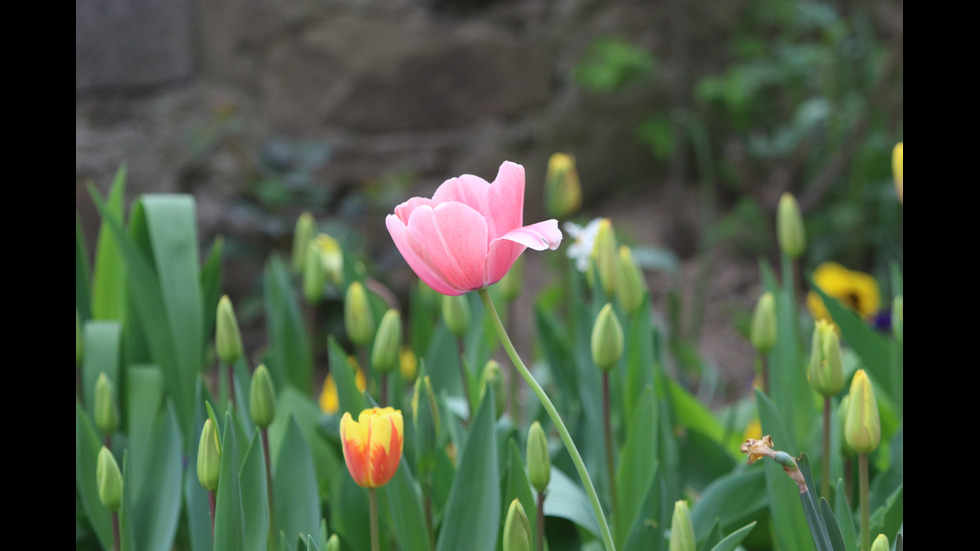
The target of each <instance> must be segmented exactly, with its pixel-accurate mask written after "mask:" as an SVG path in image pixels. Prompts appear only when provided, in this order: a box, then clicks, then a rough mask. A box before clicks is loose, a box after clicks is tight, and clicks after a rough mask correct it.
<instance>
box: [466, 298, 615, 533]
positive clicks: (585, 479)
mask: <svg viewBox="0 0 980 551" xmlns="http://www.w3.org/2000/svg"><path fill="white" fill-rule="evenodd" d="M478 292H479V293H480V299H482V300H483V306H484V307H485V308H486V310H487V314H489V316H490V321H491V322H492V323H493V327H494V329H496V331H497V337H498V338H499V339H500V344H502V345H503V347H504V350H506V351H507V355H508V356H510V361H511V362H512V363H513V364H514V367H515V368H516V369H517V371H518V372H519V373H520V374H521V377H524V381H526V382H527V386H529V387H531V392H533V393H534V395H535V396H537V397H538V401H540V402H541V405H542V406H543V407H544V409H545V411H547V412H548V417H550V418H551V422H552V423H554V425H555V428H556V429H557V430H558V435H559V436H560V437H561V441H562V443H563V444H565V449H566V450H568V455H570V456H571V458H572V463H574V464H575V470H576V471H578V475H579V477H580V478H581V479H582V485H583V486H585V493H586V494H587V495H588V496H589V503H590V504H591V505H592V511H593V513H594V514H595V517H596V522H598V524H599V532H601V534H602V541H603V544H604V545H605V548H606V551H615V549H616V546H615V544H613V539H612V533H611V532H610V531H609V523H608V522H606V517H605V515H604V514H603V513H602V505H600V504H599V496H598V495H597V494H596V491H595V486H594V485H593V484H592V479H591V478H590V477H589V471H587V470H586V469H585V462H583V461H582V455H581V454H579V452H578V448H576V447H575V442H574V441H573V440H572V435H571V434H569V432H568V428H566V427H565V422H564V421H562V419H561V416H560V415H558V410H557V409H555V405H554V404H552V403H551V399H550V398H548V395H547V394H546V393H545V391H544V389H543V388H541V385H540V384H538V382H537V381H536V380H535V379H534V376H533V375H531V372H530V371H528V369H527V366H525V365H524V362H523V361H521V357H520V356H519V355H518V354H517V350H515V349H514V344H513V343H512V342H511V341H510V336H508V335H507V330H506V329H504V325H503V323H502V322H501V321H500V315H499V314H497V309H496V308H495V307H494V306H493V301H492V300H491V299H490V293H489V292H488V291H487V289H486V288H483V289H480V290H479V291H478Z"/></svg>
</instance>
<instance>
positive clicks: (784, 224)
mask: <svg viewBox="0 0 980 551" xmlns="http://www.w3.org/2000/svg"><path fill="white" fill-rule="evenodd" d="M776 235H777V237H778V238H779V248H780V249H782V251H783V254H785V255H786V256H788V257H790V258H799V257H800V256H801V255H802V254H803V251H804V250H806V230H805V229H804V228H803V215H802V214H801V213H800V205H799V203H797V202H796V197H794V196H793V194H792V193H789V192H786V193H783V195H782V197H780V198H779V208H778V210H777V211H776Z"/></svg>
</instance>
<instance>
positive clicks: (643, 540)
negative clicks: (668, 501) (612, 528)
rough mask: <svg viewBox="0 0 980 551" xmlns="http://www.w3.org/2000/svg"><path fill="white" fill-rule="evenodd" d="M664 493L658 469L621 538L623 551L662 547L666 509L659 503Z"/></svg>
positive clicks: (643, 550)
mask: <svg viewBox="0 0 980 551" xmlns="http://www.w3.org/2000/svg"><path fill="white" fill-rule="evenodd" d="M655 468H656V465H655ZM665 493H666V490H665V489H664V484H663V476H662V475H661V471H660V469H656V471H655V472H654V475H653V479H652V480H651V481H650V484H649V485H648V486H647V490H646V494H645V495H644V496H643V501H642V503H641V507H640V509H639V510H638V511H637V515H636V520H635V521H634V522H633V525H632V526H629V527H628V528H629V532H628V533H627V534H625V536H621V537H625V540H624V544H623V545H622V546H621V547H622V549H623V551H652V550H655V549H660V548H662V547H663V542H664V534H663V531H664V527H665V526H666V523H665V522H664V516H665V514H666V510H665V509H666V508H665V507H662V506H661V503H662V502H664V501H665Z"/></svg>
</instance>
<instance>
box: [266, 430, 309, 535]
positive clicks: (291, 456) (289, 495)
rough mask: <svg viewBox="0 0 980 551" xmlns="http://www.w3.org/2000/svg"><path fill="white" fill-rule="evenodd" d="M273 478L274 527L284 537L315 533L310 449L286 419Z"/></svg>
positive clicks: (301, 435) (300, 434)
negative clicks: (286, 422)
mask: <svg viewBox="0 0 980 551" xmlns="http://www.w3.org/2000/svg"><path fill="white" fill-rule="evenodd" d="M275 464H276V471H275V475H274V476H273V479H272V480H273V491H274V492H275V499H274V502H275V503H274V505H275V509H276V525H277V527H278V528H279V530H280V531H281V532H283V533H285V535H286V538H287V539H289V540H292V541H295V538H296V537H297V536H301V537H305V535H306V534H317V533H318V532H317V531H318V530H319V526H320V496H319V493H318V491H317V487H318V486H317V481H316V472H315V471H314V469H313V456H312V454H311V452H310V446H309V444H307V442H306V438H304V437H303V432H302V430H300V428H299V425H297V424H296V421H295V420H294V419H292V418H290V421H289V425H288V427H287V428H286V433H285V435H284V436H283V441H282V446H281V447H280V449H279V455H278V457H277V458H276V462H275Z"/></svg>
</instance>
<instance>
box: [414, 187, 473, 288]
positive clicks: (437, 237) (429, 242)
mask: <svg viewBox="0 0 980 551" xmlns="http://www.w3.org/2000/svg"><path fill="white" fill-rule="evenodd" d="M408 233H409V234H411V235H412V236H413V237H415V239H416V240H418V242H419V243H420V244H421V245H422V246H423V247H424V249H425V251H426V252H427V253H428V255H429V262H428V265H429V268H431V269H432V271H434V272H436V273H438V274H441V276H442V278H441V279H442V280H443V281H445V282H447V283H448V284H449V285H450V286H452V287H455V288H456V289H458V290H460V291H463V292H465V291H471V290H473V289H479V288H481V287H483V276H484V266H485V265H486V257H487V224H486V221H484V219H483V216H481V215H480V213H479V212H477V211H476V210H475V209H473V208H472V207H470V206H468V205H464V204H463V203H456V202H450V203H443V204H441V205H438V206H437V207H436V208H434V209H431V208H429V207H426V206H421V207H419V208H417V209H416V210H415V212H413V213H412V218H411V219H410V220H409V222H408ZM455 294H461V293H455Z"/></svg>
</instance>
